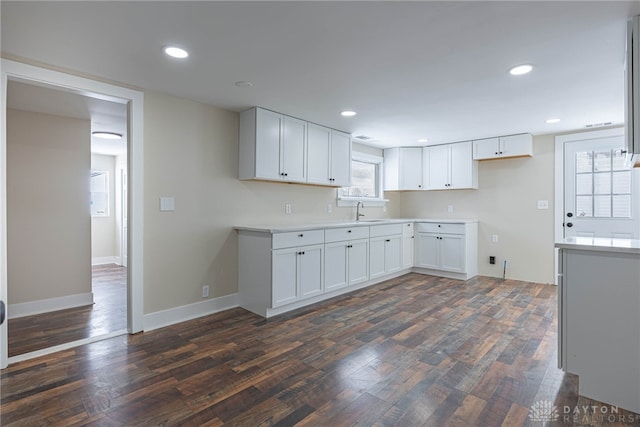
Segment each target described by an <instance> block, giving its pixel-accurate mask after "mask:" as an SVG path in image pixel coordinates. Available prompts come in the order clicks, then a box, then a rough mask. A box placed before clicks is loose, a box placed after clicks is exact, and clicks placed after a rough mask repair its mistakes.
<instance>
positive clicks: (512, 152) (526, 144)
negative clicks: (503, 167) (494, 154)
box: [500, 133, 533, 157]
mask: <svg viewBox="0 0 640 427" xmlns="http://www.w3.org/2000/svg"><path fill="white" fill-rule="evenodd" d="M532 154H533V138H532V137H531V135H530V134H528V133H526V134H521V135H509V136H501V137H500V156H501V157H516V156H531V155H532Z"/></svg>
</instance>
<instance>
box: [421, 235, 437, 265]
mask: <svg viewBox="0 0 640 427" xmlns="http://www.w3.org/2000/svg"><path fill="white" fill-rule="evenodd" d="M439 242H440V239H438V235H437V234H432V233H418V245H417V246H416V249H417V254H416V264H417V267H422V268H435V269H438V268H439V267H440V263H439V262H438V249H439V246H440V245H439Z"/></svg>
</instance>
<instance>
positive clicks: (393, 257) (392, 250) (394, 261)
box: [384, 235, 402, 273]
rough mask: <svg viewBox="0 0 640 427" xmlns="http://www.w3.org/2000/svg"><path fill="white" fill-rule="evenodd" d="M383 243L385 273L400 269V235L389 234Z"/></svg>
mask: <svg viewBox="0 0 640 427" xmlns="http://www.w3.org/2000/svg"><path fill="white" fill-rule="evenodd" d="M384 243H385V246H384V271H385V273H393V272H395V271H400V270H402V236H401V235H399V236H389V237H387V238H386V239H385V242H384Z"/></svg>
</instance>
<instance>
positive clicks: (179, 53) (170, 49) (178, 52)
mask: <svg viewBox="0 0 640 427" xmlns="http://www.w3.org/2000/svg"><path fill="white" fill-rule="evenodd" d="M162 50H164V53H166V54H167V55H169V56H170V57H172V58H177V59H184V58H186V57H188V56H189V52H187V51H186V50H184V49H182V48H179V47H176V46H165V47H164V48H162Z"/></svg>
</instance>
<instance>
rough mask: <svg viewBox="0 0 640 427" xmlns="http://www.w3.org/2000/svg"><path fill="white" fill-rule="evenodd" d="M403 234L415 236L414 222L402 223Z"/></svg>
mask: <svg viewBox="0 0 640 427" xmlns="http://www.w3.org/2000/svg"><path fill="white" fill-rule="evenodd" d="M402 235H403V236H405V237H406V236H413V223H412V222H407V223H405V224H402Z"/></svg>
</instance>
